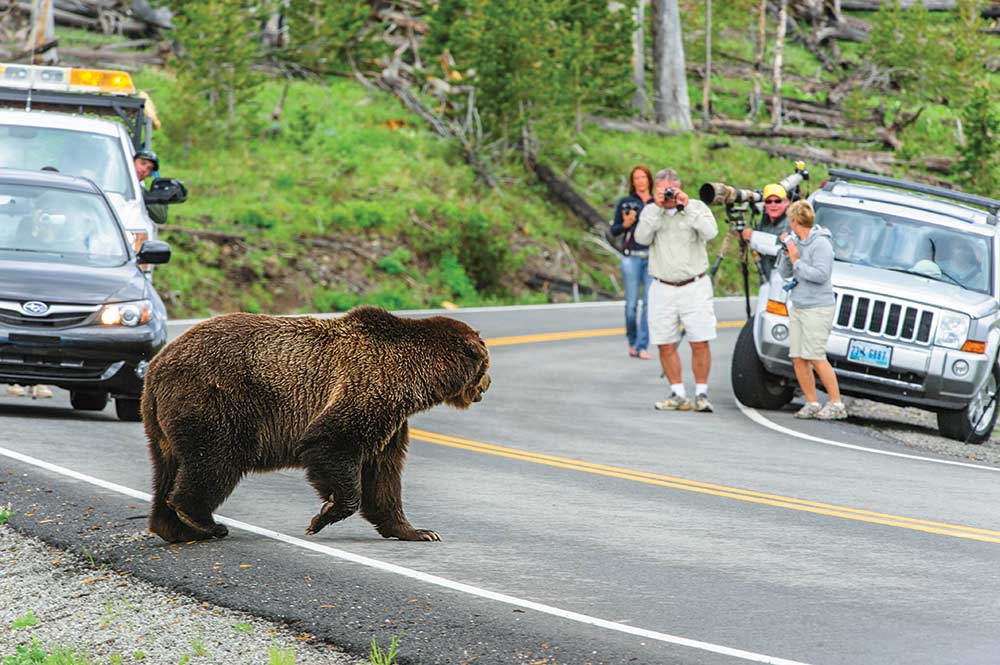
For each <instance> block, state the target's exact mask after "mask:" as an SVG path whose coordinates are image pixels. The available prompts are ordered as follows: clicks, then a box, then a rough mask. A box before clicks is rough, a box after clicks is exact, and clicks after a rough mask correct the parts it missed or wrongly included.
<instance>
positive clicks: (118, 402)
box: [115, 397, 142, 423]
mask: <svg viewBox="0 0 1000 665" xmlns="http://www.w3.org/2000/svg"><path fill="white" fill-rule="evenodd" d="M115 413H116V414H118V420H124V421H125V422H128V423H141V422H142V411H141V410H140V409H139V399H138V398H133V397H116V398H115Z"/></svg>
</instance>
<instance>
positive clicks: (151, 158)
mask: <svg viewBox="0 0 1000 665" xmlns="http://www.w3.org/2000/svg"><path fill="white" fill-rule="evenodd" d="M132 162H133V163H134V164H135V175H136V177H138V178H139V182H140V183H144V182H145V180H146V178H148V177H150V176H153V177H154V178H155V177H156V174H157V172H158V171H159V170H160V158H159V157H157V155H156V153H155V152H153V151H152V150H149V149H147V148H143V149H142V150H140V151H139V152H137V153H135V157H134V158H133V159H132ZM146 210H148V211H149V217H150V219H152V220H153V221H154V222H156V223H157V224H166V223H167V206H166V204H164V203H147V204H146Z"/></svg>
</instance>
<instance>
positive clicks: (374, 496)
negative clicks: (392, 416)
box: [361, 423, 441, 541]
mask: <svg viewBox="0 0 1000 665" xmlns="http://www.w3.org/2000/svg"><path fill="white" fill-rule="evenodd" d="M408 443H409V427H408V425H407V423H403V425H402V427H400V428H399V430H397V431H396V433H395V434H393V435H392V437H391V438H390V439H389V441H388V443H386V445H385V448H383V449H382V451H380V452H379V453H378V454H377V455H376V457H375V458H374V459H371V460H368V461H366V462H365V464H364V467H363V468H362V471H361V492H362V499H361V514H362V516H364V518H365V519H366V520H368V521H369V522H371V523H372V524H373V525H375V530H376V531H378V532H379V534H380V535H381V536H382V537H383V538H399V539H400V540H423V541H428V540H441V536H440V535H438V533H437V532H436V531H430V530H428V529H414V528H413V525H411V524H410V522H409V520H407V519H406V515H404V514H403V485H402V480H401V478H402V473H403V462H404V461H405V460H406V447H407V445H408Z"/></svg>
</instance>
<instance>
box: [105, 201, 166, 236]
mask: <svg viewBox="0 0 1000 665" xmlns="http://www.w3.org/2000/svg"><path fill="white" fill-rule="evenodd" d="M105 194H107V195H108V200H109V201H111V205H112V206H114V208H115V212H116V213H118V216H119V217H120V218H121V220H122V224H124V225H125V228H126V229H128V230H129V231H131V232H133V233H136V232H139V231H141V232H143V233H146V234H148V237H149V238H150V239H152V238H155V237H156V230H155V229H154V228H153V226H154V224H153V221H152V220H151V219H150V218H149V215H148V214H146V208H145V205H144V204H143V203H142V201H140V200H139V199H132V200H131V201H129V200H128V199H126V198H125V197H124V196H122V195H121V194H117V193H115V192H105Z"/></svg>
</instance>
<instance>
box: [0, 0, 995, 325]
mask: <svg viewBox="0 0 1000 665" xmlns="http://www.w3.org/2000/svg"><path fill="white" fill-rule="evenodd" d="M79 4H86V2H85V1H84V0H80V2H79ZM105 4H108V3H105ZM111 4H114V3H111ZM120 4H123V5H127V4H128V3H120ZM161 4H162V5H164V6H165V7H167V8H168V9H169V10H170V11H171V12H172V18H171V19H170V21H171V23H172V27H171V29H168V30H164V29H156V30H155V31H153V32H152V33H150V34H147V35H145V36H144V37H143V38H141V39H135V38H134V35H133V36H129V35H125V34H107V32H108V31H107V30H97V31H93V30H91V31H87V30H84V29H80V28H68V27H60V28H59V30H58V38H59V47H60V48H59V50H58V52H60V53H61V55H60V56H59V57H60V61H61V63H62V64H74V63H76V62H80V63H95V62H96V63H97V64H105V65H107V64H114V65H116V66H117V67H119V68H129V69H133V70H134V78H135V80H136V82H137V84H138V86H139V87H140V88H141V89H143V90H145V91H146V92H147V93H148V94H149V95H150V97H151V98H152V100H153V101H154V103H155V105H156V108H157V112H158V116H159V119H160V120H161V122H162V127H161V128H160V129H158V130H157V131H156V132H155V133H154V138H153V144H154V148H155V149H156V150H157V152H158V153H159V155H160V158H161V163H162V167H161V172H162V173H163V174H164V175H167V176H172V177H179V178H181V179H182V180H184V181H185V183H186V185H187V187H188V190H189V193H190V195H189V199H188V201H187V202H186V203H184V204H182V205H178V206H175V207H173V208H172V209H171V213H170V221H169V224H168V225H166V226H165V227H164V229H163V237H164V238H165V239H166V240H168V241H169V242H170V243H171V245H172V247H173V250H174V254H173V258H172V260H171V262H170V263H169V264H167V265H166V266H161V267H160V268H158V269H157V271H156V284H157V288H158V290H159V291H160V292H161V295H163V297H164V300H165V301H166V302H167V305H168V309H169V310H170V314H171V315H172V316H174V317H186V316H205V315H210V314H214V313H220V312H225V311H234V310H244V311H250V312H270V313H291V312H315V311H342V310H346V309H349V308H350V307H352V306H354V305H357V304H360V303H372V304H377V305H382V306H384V307H387V308H390V309H404V308H418V307H440V306H446V307H450V306H452V305H458V306H472V305H484V304H503V303H537V302H548V301H566V300H571V299H593V298H614V297H620V296H621V288H620V277H619V269H618V257H617V254H615V253H614V251H613V250H612V249H611V248H610V247H609V246H608V245H607V243H606V241H605V240H604V236H603V230H604V227H605V226H606V224H607V222H608V221H609V220H610V218H611V215H612V211H613V205H614V203H615V201H616V200H617V199H618V198H619V197H620V196H622V195H623V194H624V193H625V189H626V179H627V174H628V173H629V170H630V169H631V167H632V166H634V165H636V164H647V165H649V166H650V167H651V168H652V169H653V170H654V171H656V170H657V169H659V168H663V167H667V166H671V167H674V168H676V169H677V170H678V171H679V172H680V173H681V176H682V178H683V179H684V188H685V190H686V191H687V192H688V193H689V194H691V195H692V196H696V194H697V190H698V188H699V186H700V185H701V184H702V183H704V182H726V183H728V184H731V185H733V186H736V187H741V188H750V189H754V188H760V187H763V185H764V184H766V183H768V182H773V181H778V180H780V179H782V178H784V177H785V176H787V175H789V174H790V173H792V171H793V170H794V162H795V161H796V160H798V159H802V160H804V161H805V162H806V167H807V168H808V170H809V171H810V172H811V179H810V180H809V181H808V182H806V183H805V184H804V186H803V189H804V190H805V191H811V189H812V188H815V187H818V186H820V183H821V182H822V181H823V179H824V178H825V177H826V175H827V171H828V169H829V168H832V167H834V166H841V167H843V166H846V167H850V168H854V169H859V170H865V171H869V172H874V173H880V174H883V175H890V176H894V177H900V178H906V179H911V180H918V181H922V182H929V183H932V184H937V185H941V186H946V187H951V188H956V189H964V190H966V191H971V192H975V193H978V194H983V195H986V196H996V195H997V193H996V190H997V186H998V184H1000V163H998V160H1000V156H998V155H1000V151H998V150H997V145H996V141H997V132H998V129H1000V110H998V107H997V105H996V79H997V73H996V70H997V69H998V68H1000V49H998V46H1000V36H998V33H1000V30H998V29H997V26H996V22H995V17H996V16H997V15H998V14H1000V7H998V6H996V5H994V4H991V3H984V2H977V1H976V0H957V1H955V2H946V1H941V0H928V1H927V5H926V6H925V5H924V4H923V3H921V2H919V0H918V1H917V2H901V1H900V0H893V1H891V2H882V3H879V2H877V1H874V2H873V1H871V0H867V1H865V0H781V1H771V0H763V1H762V0H729V1H727V2H715V3H712V2H711V1H710V0H709V1H707V2H706V1H705V0H701V1H695V0H644V1H642V2H639V0H622V1H615V2H603V1H594V0H533V1H532V2H524V1H522V0H339V1H338V2H324V1H323V0H286V1H279V0H265V1H263V2H261V1H255V2H250V1H245V0H167V1H166V2H163V3H161ZM880 5H881V8H880V9H879V6H880ZM57 6H58V3H57ZM930 9H934V10H936V11H930ZM873 10H877V11H873ZM125 11H127V10H125V9H123V12H125ZM15 18H16V17H15ZM3 28H4V24H3V22H2V21H0V30H2V29H3ZM7 29H8V31H15V30H17V29H20V30H22V31H23V30H24V28H23V25H21V26H20V27H18V25H17V24H13V23H10V22H8V25H7ZM110 32H111V33H114V32H116V31H115V30H111V31H110ZM119 32H120V31H119ZM52 50H53V51H56V49H52ZM95 54H96V55H95ZM715 212H716V216H717V217H718V218H719V225H720V230H726V221H725V215H724V212H723V210H721V209H716V211H715ZM724 236H725V234H724V233H722V234H720V237H719V238H718V239H717V240H716V241H714V242H713V243H712V245H711V246H710V252H711V253H713V254H715V253H716V252H717V251H719V250H720V245H721V242H722V239H723V237H724ZM722 249H724V250H725V256H726V259H725V260H724V261H723V262H722V267H721V269H720V271H719V274H718V275H717V277H716V293H717V294H718V295H735V294H738V293H741V292H742V281H741V270H740V260H739V246H738V244H737V243H736V242H732V243H730V244H729V245H728V246H727V247H725V248H722Z"/></svg>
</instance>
